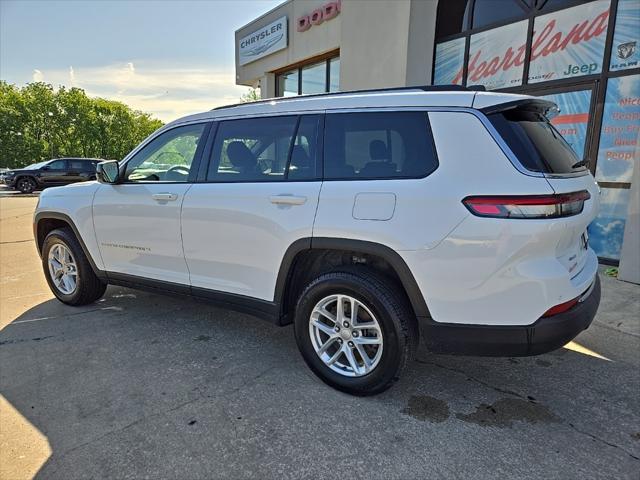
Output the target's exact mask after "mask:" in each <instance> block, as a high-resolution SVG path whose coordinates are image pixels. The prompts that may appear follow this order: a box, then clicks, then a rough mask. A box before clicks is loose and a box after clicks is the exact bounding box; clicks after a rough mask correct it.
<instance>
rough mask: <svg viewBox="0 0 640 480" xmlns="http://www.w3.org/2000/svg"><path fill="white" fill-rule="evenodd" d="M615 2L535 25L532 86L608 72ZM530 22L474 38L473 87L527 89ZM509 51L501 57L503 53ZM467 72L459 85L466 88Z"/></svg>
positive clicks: (558, 14) (589, 6) (593, 5)
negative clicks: (606, 56)
mask: <svg viewBox="0 0 640 480" xmlns="http://www.w3.org/2000/svg"><path fill="white" fill-rule="evenodd" d="M609 6H610V0H600V1H596V2H591V3H588V4H585V5H578V6H576V7H573V8H568V9H566V10H561V11H559V12H554V13H550V14H548V15H543V16H540V17H538V18H536V20H535V25H534V32H533V33H534V34H533V39H532V44H531V60H530V64H529V83H536V82H544V81H548V80H556V79H560V78H569V77H575V76H580V75H589V74H593V73H599V72H601V71H602V60H603V56H604V45H605V39H606V36H607V25H608V21H609ZM526 23H527V22H526V21H524V22H517V23H514V24H511V25H505V26H504V27H500V28H496V29H494V30H489V31H486V32H481V33H478V34H476V35H472V37H471V44H470V48H469V65H468V80H467V83H468V84H469V85H473V84H483V85H485V86H486V87H487V88H488V89H496V88H507V87H512V86H517V85H520V84H521V83H522V81H521V78H522V71H523V68H524V60H525V53H526ZM504 45H507V48H506V50H503V51H502V52H500V50H499V49H500V47H501V46H504ZM461 81H462V68H461V67H460V68H459V71H458V72H457V73H456V75H455V76H454V79H453V83H461Z"/></svg>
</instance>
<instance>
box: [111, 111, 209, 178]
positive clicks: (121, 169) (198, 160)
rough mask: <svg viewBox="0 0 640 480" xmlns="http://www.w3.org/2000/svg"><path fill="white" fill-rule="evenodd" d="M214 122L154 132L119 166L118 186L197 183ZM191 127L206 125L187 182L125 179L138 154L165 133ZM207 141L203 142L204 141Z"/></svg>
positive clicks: (184, 125)
mask: <svg viewBox="0 0 640 480" xmlns="http://www.w3.org/2000/svg"><path fill="white" fill-rule="evenodd" d="M212 123H213V122H212V120H211V119H207V120H195V121H191V122H184V123H180V124H177V125H174V126H172V127H171V128H163V129H160V130H157V131H156V132H154V133H153V134H152V135H151V136H149V137H148V138H147V139H146V140H145V141H144V142H143V143H141V144H140V145H138V146H137V147H136V148H135V149H133V150H132V151H131V152H130V153H129V154H128V155H127V156H126V157H125V158H124V159H123V160H122V161H121V162H120V163H119V165H118V171H119V173H118V176H119V177H120V181H119V182H118V185H174V184H179V185H182V184H185V183H195V182H196V180H197V177H198V173H199V172H200V164H201V160H202V153H203V151H204V150H205V147H206V146H207V144H208V141H209V136H210V132H211V127H212ZM191 125H204V128H203V130H202V134H201V136H200V140H199V141H198V146H197V147H196V151H195V153H194V155H193V160H192V161H191V166H190V167H189V175H188V176H187V180H186V181H184V182H172V181H168V180H158V181H154V180H141V181H138V182H134V181H129V180H127V178H126V177H125V174H126V172H127V165H128V164H129V162H130V161H131V160H133V159H134V158H135V157H136V156H137V155H138V153H140V152H141V151H142V150H144V148H145V147H146V146H147V145H149V144H150V143H151V142H153V141H154V140H155V139H157V138H159V137H160V136H161V135H164V134H165V133H168V132H171V131H173V130H175V129H177V128H182V127H187V126H191ZM203 139H205V141H204V142H203V141H202V140H203Z"/></svg>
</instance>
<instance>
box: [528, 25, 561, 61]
mask: <svg viewBox="0 0 640 480" xmlns="http://www.w3.org/2000/svg"><path fill="white" fill-rule="evenodd" d="M555 26H556V21H555V20H551V21H550V22H549V23H547V24H546V25H545V26H544V28H543V29H542V30H541V31H540V35H538V36H536V32H535V31H534V32H533V41H532V42H531V60H532V61H533V60H535V59H536V58H538V57H539V56H540V55H541V53H542V52H539V51H538V49H539V48H540V47H541V46H542V44H543V43H544V41H545V40H546V39H547V37H548V36H549V34H550V33H551V32H552V31H553V27H555Z"/></svg>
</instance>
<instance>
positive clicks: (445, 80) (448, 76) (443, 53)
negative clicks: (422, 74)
mask: <svg viewBox="0 0 640 480" xmlns="http://www.w3.org/2000/svg"><path fill="white" fill-rule="evenodd" d="M464 41H465V39H464V38H456V39H455V40H449V41H448V42H443V43H439V44H438V45H436V66H435V71H434V74H433V84H434V85H450V84H452V83H455V84H457V85H460V84H462V75H459V76H458V72H461V71H462V65H463V63H464Z"/></svg>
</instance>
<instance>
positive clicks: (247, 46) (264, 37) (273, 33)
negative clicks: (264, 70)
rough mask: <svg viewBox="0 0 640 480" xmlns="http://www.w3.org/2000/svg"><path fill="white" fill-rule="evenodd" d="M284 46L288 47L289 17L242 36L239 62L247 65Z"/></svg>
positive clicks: (239, 46) (239, 47) (239, 44)
mask: <svg viewBox="0 0 640 480" xmlns="http://www.w3.org/2000/svg"><path fill="white" fill-rule="evenodd" d="M283 48H287V17H281V18H279V19H278V20H276V21H275V22H271V23H270V24H269V25H266V26H264V27H262V28H261V29H259V30H256V31H255V32H253V33H250V34H249V35H247V36H245V37H242V38H241V39H240V42H239V43H238V62H239V63H240V65H246V64H247V63H250V62H253V61H255V60H258V59H259V58H262V57H266V56H267V55H271V54H272V53H274V52H277V51H279V50H282V49H283Z"/></svg>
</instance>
